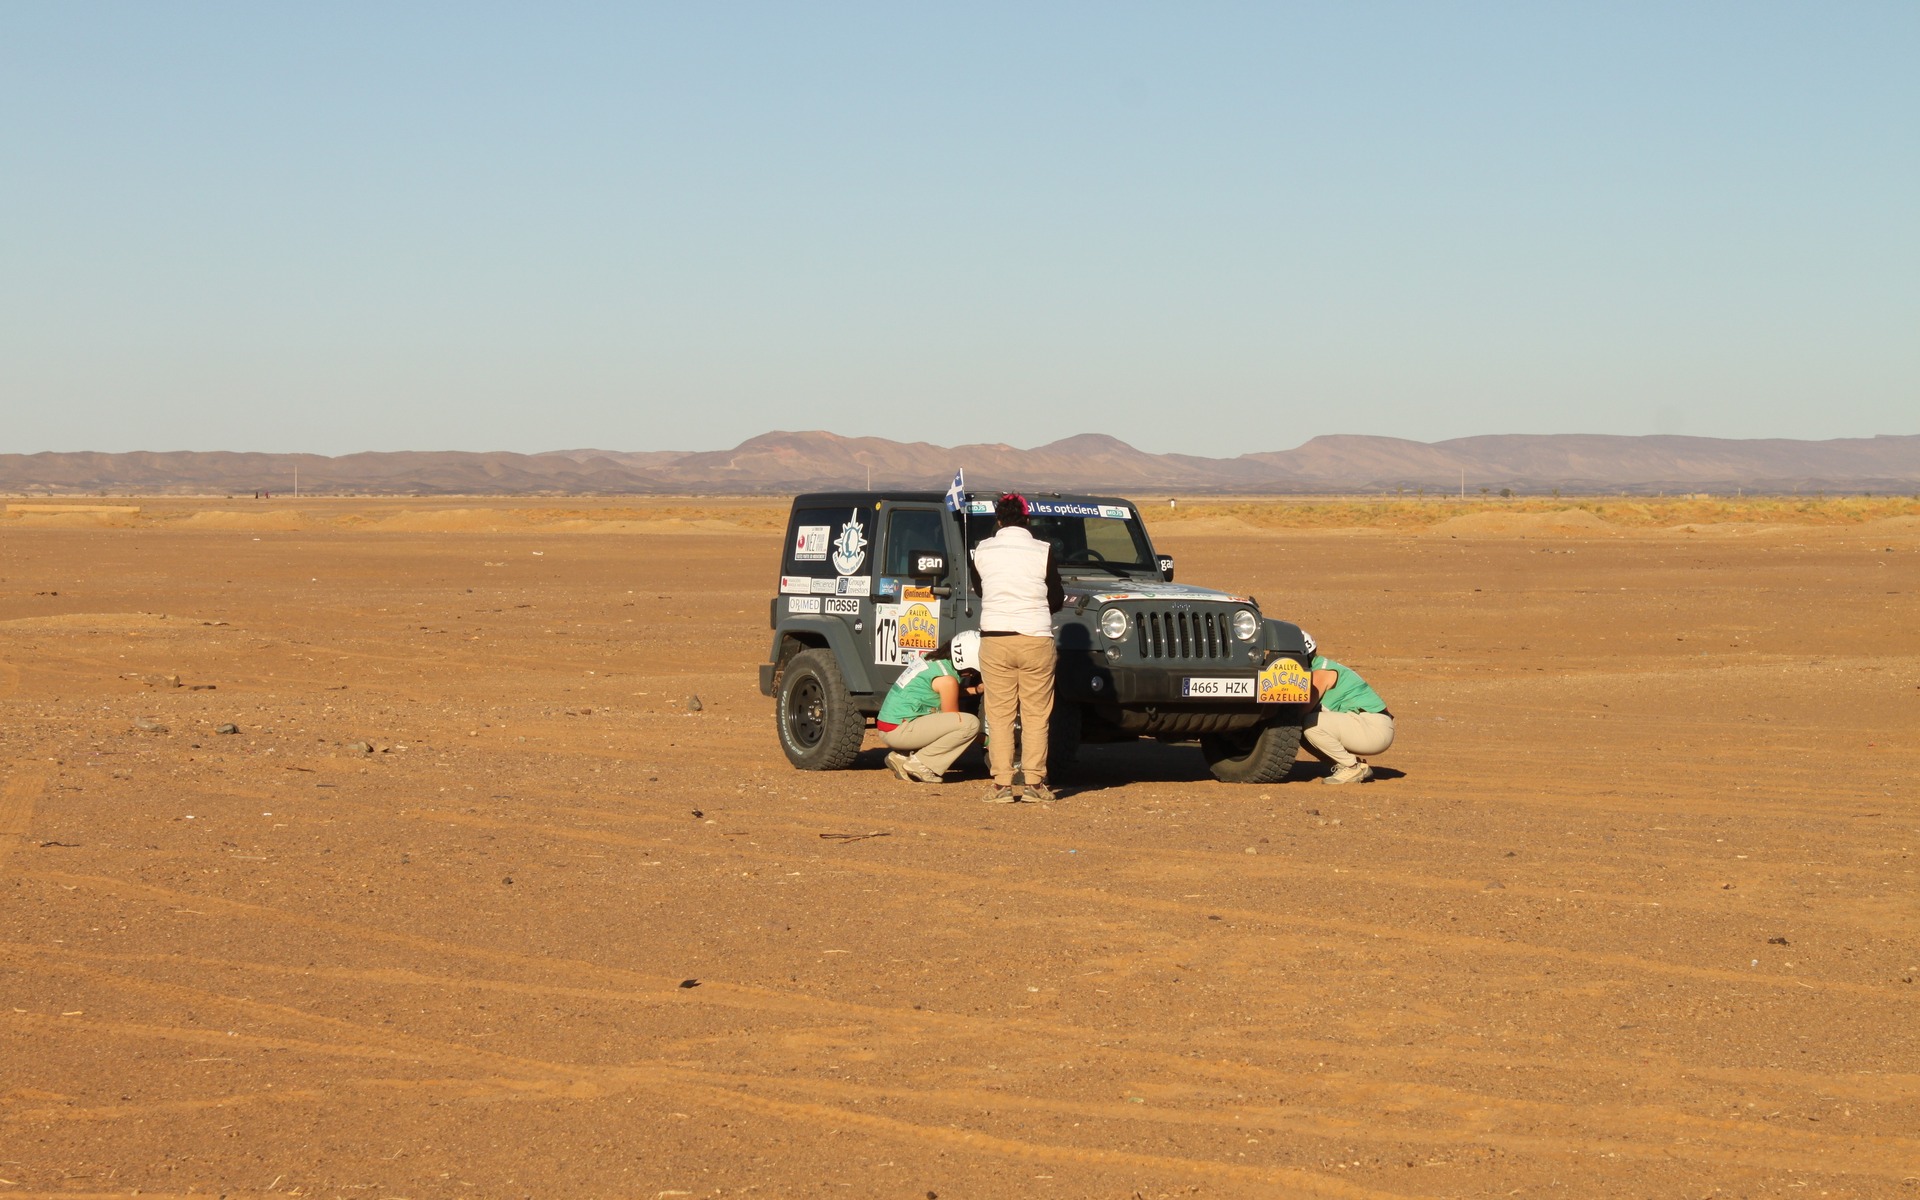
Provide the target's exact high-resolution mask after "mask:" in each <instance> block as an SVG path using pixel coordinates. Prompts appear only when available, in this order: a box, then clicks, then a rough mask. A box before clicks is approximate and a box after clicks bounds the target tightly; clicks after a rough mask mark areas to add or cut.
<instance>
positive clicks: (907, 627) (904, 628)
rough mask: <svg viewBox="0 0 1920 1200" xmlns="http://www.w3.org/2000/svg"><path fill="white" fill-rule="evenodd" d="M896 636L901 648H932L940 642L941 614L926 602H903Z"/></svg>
mask: <svg viewBox="0 0 1920 1200" xmlns="http://www.w3.org/2000/svg"><path fill="white" fill-rule="evenodd" d="M895 636H896V638H897V639H898V642H899V647H900V649H901V650H922V651H924V650H931V649H933V648H934V647H935V646H938V645H939V644H940V614H939V613H938V612H936V611H935V610H934V609H932V608H930V607H929V606H927V605H925V604H902V605H901V606H900V624H899V629H898V632H897V633H896V635H895Z"/></svg>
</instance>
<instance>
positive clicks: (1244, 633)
mask: <svg viewBox="0 0 1920 1200" xmlns="http://www.w3.org/2000/svg"><path fill="white" fill-rule="evenodd" d="M1259 632H1260V618H1259V617H1256V616H1254V615H1253V614H1252V613H1251V612H1248V611H1247V610H1246V609H1244V608H1243V609H1241V610H1240V611H1238V612H1236V613H1234V614H1233V636H1235V637H1237V638H1239V639H1240V640H1241V641H1243V642H1250V641H1252V640H1253V639H1254V635H1255V634H1257V633H1259Z"/></svg>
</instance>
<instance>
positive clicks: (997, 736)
mask: <svg viewBox="0 0 1920 1200" xmlns="http://www.w3.org/2000/svg"><path fill="white" fill-rule="evenodd" d="M993 515H994V519H995V521H996V522H997V523H998V524H999V531H998V532H997V533H995V534H994V535H993V536H992V537H990V538H987V539H985V540H984V541H982V542H981V543H980V544H979V545H978V546H976V547H975V548H974V551H973V577H974V580H975V581H976V583H977V586H978V587H979V589H980V634H981V639H982V640H981V643H980V675H981V678H982V680H983V681H984V683H985V685H986V692H987V721H988V723H989V724H990V725H992V726H993V736H992V737H991V738H989V739H988V741H987V760H988V763H989V764H990V765H991V766H992V768H993V786H992V787H990V788H989V789H988V791H987V795H986V799H987V800H989V801H991V802H992V803H995V804H1011V803H1013V802H1015V801H1017V800H1020V799H1022V796H1021V790H1022V789H1020V788H1016V787H1014V786H1013V723H1014V720H1015V718H1018V719H1019V721H1020V760H1021V762H1020V773H1021V777H1022V779H1023V780H1025V785H1026V786H1025V792H1026V795H1025V797H1024V798H1025V799H1028V800H1043V801H1044V800H1051V799H1053V790H1052V789H1051V788H1049V787H1048V786H1047V725H1048V723H1049V722H1050V721H1051V720H1052V718H1053V669H1054V664H1055V661H1056V659H1057V657H1058V655H1059V651H1058V650H1057V649H1055V647H1054V643H1053V614H1054V613H1057V612H1059V611H1060V609H1061V608H1062V607H1063V606H1064V605H1065V604H1066V591H1065V589H1064V588H1063V587H1062V586H1061V584H1060V568H1059V567H1058V565H1056V564H1055V563H1054V560H1053V544H1052V543H1051V542H1045V541H1041V540H1040V539H1039V538H1036V537H1034V536H1033V534H1032V533H1031V532H1030V531H1029V530H1028V529H1027V501H1026V498H1025V497H1023V496H1018V495H1015V494H1013V493H1011V492H1009V493H1007V494H1006V495H1004V496H1001V497H1000V502H999V503H998V504H996V505H994V506H993Z"/></svg>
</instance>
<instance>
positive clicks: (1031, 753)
mask: <svg viewBox="0 0 1920 1200" xmlns="http://www.w3.org/2000/svg"><path fill="white" fill-rule="evenodd" d="M1055 656H1056V651H1055V650H1054V648H1053V639H1052V638H1050V637H1028V636H1027V635H1026V634H1023V633H1012V634H999V635H995V636H993V637H983V638H981V639H980V683H981V686H982V688H983V689H984V690H985V692H986V694H987V725H988V726H989V727H990V728H991V729H992V731H993V732H992V735H991V737H990V738H989V740H988V742H987V761H988V765H989V766H990V767H992V769H993V781H994V783H996V784H998V785H999V786H1001V787H1012V786H1013V721H1014V718H1015V717H1018V718H1019V719H1020V774H1021V776H1022V778H1024V779H1025V781H1026V782H1028V783H1045V782H1046V781H1047V725H1048V724H1049V722H1051V721H1052V719H1053V665H1054V661H1055Z"/></svg>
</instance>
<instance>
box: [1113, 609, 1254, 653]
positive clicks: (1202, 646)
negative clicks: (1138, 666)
mask: <svg viewBox="0 0 1920 1200" xmlns="http://www.w3.org/2000/svg"><path fill="white" fill-rule="evenodd" d="M1133 627H1134V631H1135V632H1134V648H1135V649H1136V650H1138V651H1139V653H1140V657H1141V658H1146V659H1155V658H1180V659H1197V660H1200V661H1207V660H1210V659H1223V658H1227V657H1229V656H1230V655H1232V653H1233V648H1234V647H1233V627H1232V623H1231V620H1230V614H1228V613H1224V612H1188V611H1178V610H1174V609H1147V610H1143V611H1138V612H1135V613H1134V614H1133Z"/></svg>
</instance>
